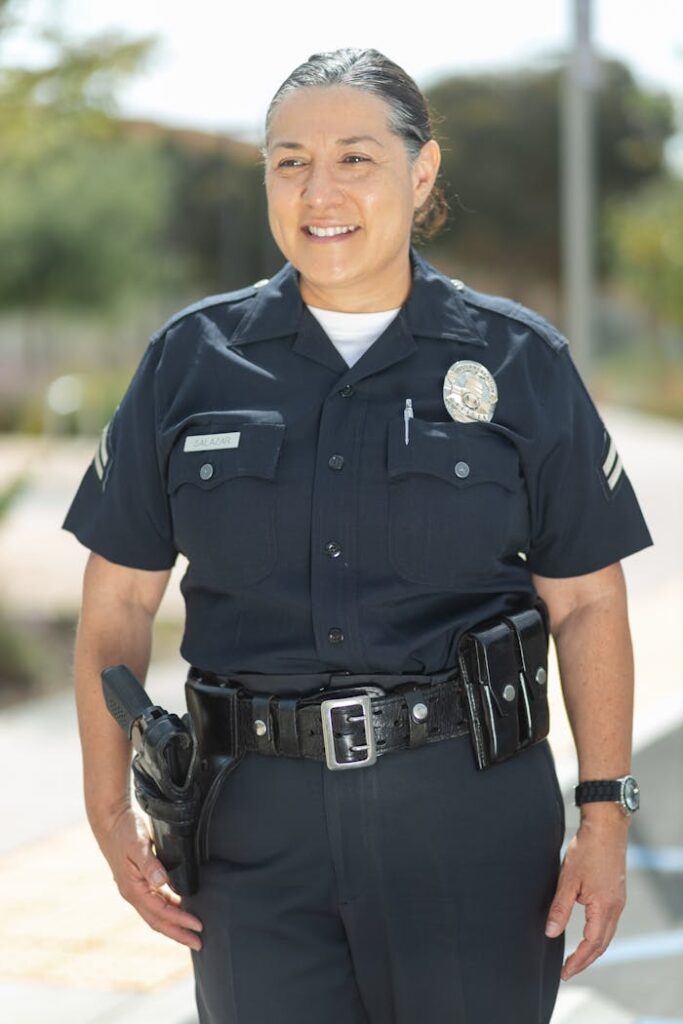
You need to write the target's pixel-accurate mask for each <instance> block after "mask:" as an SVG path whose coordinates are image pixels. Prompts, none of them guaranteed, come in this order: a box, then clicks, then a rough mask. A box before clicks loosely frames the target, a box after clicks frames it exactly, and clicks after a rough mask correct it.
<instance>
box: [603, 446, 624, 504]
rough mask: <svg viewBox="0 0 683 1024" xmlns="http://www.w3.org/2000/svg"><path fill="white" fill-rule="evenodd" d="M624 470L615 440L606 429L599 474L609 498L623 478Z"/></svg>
mask: <svg viewBox="0 0 683 1024" xmlns="http://www.w3.org/2000/svg"><path fill="white" fill-rule="evenodd" d="M623 472H624V467H623V465H622V462H621V456H620V455H619V452H618V451H617V449H616V446H615V444H614V441H613V440H612V438H611V437H610V436H609V434H608V433H607V431H605V436H604V438H603V443H602V454H601V456H600V466H599V474H600V480H601V481H602V485H603V488H604V491H605V494H606V495H607V497H608V498H611V497H612V496H613V495H614V493H615V491H616V487H617V484H618V483H619V481H620V480H621V478H622V476H623Z"/></svg>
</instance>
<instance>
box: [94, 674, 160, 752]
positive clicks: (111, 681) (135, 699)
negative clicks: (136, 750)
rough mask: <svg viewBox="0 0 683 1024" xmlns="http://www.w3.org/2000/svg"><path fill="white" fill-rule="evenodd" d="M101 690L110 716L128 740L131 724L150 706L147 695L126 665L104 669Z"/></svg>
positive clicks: (150, 702)
mask: <svg viewBox="0 0 683 1024" xmlns="http://www.w3.org/2000/svg"><path fill="white" fill-rule="evenodd" d="M102 689H103V691H104V700H105V703H106V705H107V708H108V709H109V712H110V714H111V715H112V717H113V718H114V719H115V720H116V721H117V722H118V724H119V725H120V726H121V728H122V729H123V731H124V732H125V734H126V735H127V736H128V739H130V735H131V730H132V728H133V724H134V723H135V722H136V721H137V720H138V718H139V717H140V715H142V714H143V713H144V712H145V711H146V710H147V708H148V707H150V706H151V705H152V701H151V700H150V697H149V694H148V693H147V691H146V690H145V688H144V687H143V686H142V685H141V684H140V683H139V682H138V680H137V679H136V678H135V676H134V675H133V673H132V672H131V670H130V669H129V668H128V666H127V665H110V666H109V668H105V669H104V671H103V672H102Z"/></svg>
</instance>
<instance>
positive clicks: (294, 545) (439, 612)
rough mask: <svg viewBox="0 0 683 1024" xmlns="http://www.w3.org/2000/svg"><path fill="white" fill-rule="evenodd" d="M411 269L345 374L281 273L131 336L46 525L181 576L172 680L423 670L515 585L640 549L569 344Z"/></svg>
mask: <svg viewBox="0 0 683 1024" xmlns="http://www.w3.org/2000/svg"><path fill="white" fill-rule="evenodd" d="M410 264H411V273H412V287H411V291H410V294H409V296H408V298H407V300H406V302H405V303H404V304H403V306H402V307H401V309H400V311H399V313H398V314H397V315H396V317H395V319H394V320H393V321H392V322H391V323H390V324H389V325H388V327H387V328H386V329H385V330H384V332H383V333H382V334H381V335H380V337H379V338H377V340H376V341H375V342H374V343H373V344H372V345H371V346H370V347H369V348H368V349H367V351H366V352H365V353H364V354H363V355H362V356H361V358H360V359H359V360H358V361H357V362H356V363H355V365H354V366H352V367H350V368H349V367H348V366H347V364H346V363H345V362H344V360H343V359H342V357H341V355H340V354H339V353H338V351H337V350H336V348H335V347H334V345H333V344H332V342H331V340H330V339H329V337H328V336H327V335H326V334H325V332H324V330H323V328H322V327H321V325H320V324H319V322H318V321H317V320H316V318H315V317H314V316H313V315H312V314H311V312H310V310H308V308H307V307H306V305H305V304H304V303H303V301H302V298H301V294H300V291H299V277H298V272H297V270H296V268H294V267H293V266H292V264H291V263H289V262H287V263H285V264H284V266H283V267H282V268H281V269H280V270H279V271H278V273H277V274H275V276H274V277H272V278H271V279H270V280H269V281H267V282H266V283H263V282H259V283H258V284H256V285H253V286H251V287H247V288H243V289H240V290H238V291H234V292H228V293H227V294H225V295H217V296H210V297H208V298H206V299H204V300H202V301H200V302H197V303H195V304H194V305H192V306H188V307H187V308H185V309H183V310H181V311H180V312H179V313H177V314H176V315H175V316H174V317H172V318H171V319H170V320H169V321H168V322H167V323H166V324H164V325H163V327H161V328H160V329H159V330H158V331H157V332H156V333H155V334H153V335H152V337H151V339H150V341H149V344H148V346H147V348H146V351H145V353H144V355H143V357H142V359H141V361H140V363H139V366H138V368H137V370H136V372H135V375H134V376H133V379H132V381H131V383H130V385H129V387H128V390H127V391H126V394H125V395H124V397H123V399H122V401H121V403H120V405H119V406H118V408H117V410H116V412H115V414H114V416H113V418H112V420H111V422H110V424H109V425H108V426H107V427H106V428H105V429H104V431H103V432H102V437H101V439H100V444H99V446H98V449H97V451H96V453H95V456H94V458H93V461H92V464H91V465H90V466H89V468H88V469H87V471H86V473H85V475H84V477H83V480H82V482H81V484H80V487H79V489H78V492H77V494H76V496H75V498H74V500H73V502H72V504H71V507H70V509H69V511H68V514H67V516H66V519H65V522H64V528H65V529H67V530H70V531H72V532H73V533H74V534H75V535H76V536H77V537H78V539H79V540H80V541H81V542H82V543H83V544H84V545H86V546H87V547H88V548H90V549H92V550H93V551H96V552H98V553H99V554H101V555H103V556H104V557H105V558H107V559H109V560H110V561H112V562H117V563H120V564H121V565H126V566H132V567H136V568H140V569H152V570H154V569H157V570H159V569H169V568H171V566H173V564H174V563H175V561H176V557H177V554H178V552H182V553H183V554H184V555H185V556H186V557H187V559H188V563H189V564H188V569H187V571H186V573H185V575H184V577H183V579H182V583H181V589H182V593H183V596H184V599H185V602H186V612H187V614H186V622H185V633H184V637H183V642H182V646H181V654H182V655H183V657H184V658H185V659H186V660H187V661H188V662H189V663H191V664H193V665H196V666H197V667H199V668H203V669H206V670H209V671H213V672H217V673H227V672H230V671H233V672H235V671H242V672H269V673H276V672H282V673H294V672H306V673H308V672H325V671H337V670H342V669H346V670H349V671H352V672H390V673H398V672H413V673H415V672H427V673H428V672H433V671H437V670H439V669H441V668H444V667H446V666H449V665H452V664H454V662H455V645H456V643H457V640H458V638H459V636H460V634H461V633H462V631H463V630H464V629H466V628H469V627H470V626H471V625H473V624H474V623H475V622H477V621H479V620H481V619H484V618H487V617H489V616H491V615H494V614H497V613H499V612H508V611H511V610H513V609H515V608H516V607H518V606H519V605H520V604H522V603H525V601H526V599H527V598H529V597H532V598H533V597H534V596H535V591H534V587H533V582H532V578H531V573H532V572H535V573H538V574H539V575H542V576H553V577H560V576H578V575H582V574H583V573H589V572H593V571H595V570H597V569H601V568H603V567H604V566H607V565H609V564H610V563H612V562H616V561H618V560H619V559H621V558H623V557H624V556H626V555H629V554H631V553H632V552H635V551H638V550H640V549H642V548H645V547H647V546H648V545H650V544H651V543H652V538H651V537H650V534H649V532H648V528H647V526H646V524H645V521H644V519H643V516H642V514H641V511H640V507H639V505H638V502H637V499H636V497H635V494H634V492H633V489H632V486H631V483H630V481H629V479H628V476H627V475H626V472H625V470H624V468H623V466H622V463H621V459H620V457H619V454H618V452H617V451H616V449H615V446H614V443H613V442H612V439H611V438H610V436H609V433H608V432H607V430H606V428H605V425H604V423H603V421H602V419H601V417H600V416H599V414H598V412H597V410H596V408H595V406H594V404H593V402H592V400H591V398H590V395H589V394H588V392H587V390H586V387H585V385H584V383H583V381H582V379H581V377H580V376H579V374H578V373H577V370H576V368H575V366H574V363H573V361H572V358H571V356H570V352H569V346H568V344H567V341H566V339H565V338H564V337H563V336H562V335H561V334H560V333H559V332H558V331H557V330H556V328H555V327H553V326H552V325H551V324H550V323H548V322H547V321H546V320H544V319H543V318H542V317H541V316H539V315H538V314H537V313H534V312H533V311H531V310H529V309H526V308H525V307H522V306H520V305H519V304H517V303H515V302H513V301H511V300H509V299H505V298H500V297H497V296H492V295H484V294H481V293H478V292H476V291H474V290H472V289H471V288H468V287H465V286H463V285H462V284H461V283H460V282H455V283H454V282H453V281H452V280H450V279H449V278H448V277H446V276H444V275H443V274H442V273H441V272H440V271H438V270H437V269H436V268H435V267H434V266H432V265H431V264H430V263H429V262H427V261H426V260H425V259H424V257H422V256H421V255H420V254H419V253H418V252H417V251H416V249H415V248H414V246H411V248H410ZM458 360H473V361H476V362H477V363H480V364H481V365H482V366H484V367H486V368H487V370H488V371H489V372H490V373H491V374H492V376H493V378H494V380H495V382H496V385H497V390H498V401H497V404H496V406H495V410H494V413H493V417H492V419H491V421H490V422H480V421H473V422H468V423H461V422H456V421H455V420H453V419H452V418H451V417H450V415H449V413H448V411H447V409H446V407H445V405H444V400H443V380H444V376H445V374H446V371H447V370H448V368H449V366H451V364H452V363H454V362H456V361H458ZM406 398H411V399H412V402H413V410H414V417H413V419H412V421H411V423H410V434H409V443H408V444H407V445H406V444H405V437H404V416H403V412H404V407H405V401H406ZM456 466H458V467H459V468H458V470H457V471H456V468H455V467H456Z"/></svg>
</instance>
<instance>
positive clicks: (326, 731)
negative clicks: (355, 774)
mask: <svg viewBox="0 0 683 1024" xmlns="http://www.w3.org/2000/svg"><path fill="white" fill-rule="evenodd" d="M358 689H359V690H362V691H363V693H362V694H361V695H359V696H358V697H331V698H330V699H328V700H323V701H321V703H320V719H321V722H322V730H323V742H324V744H325V761H326V762H327V767H328V768H329V769H331V770H332V771H343V770H344V769H345V768H366V767H367V766H368V765H371V764H374V763H375V761H376V760H377V744H376V742H375V730H374V728H373V724H372V697H373V696H384V695H385V691H384V690H383V689H382V688H381V687H379V686H359V687H358ZM347 707H360V708H362V710H363V713H362V714H361V715H349V716H348V718H347V721H349V722H362V723H363V730H364V732H365V743H363V744H357V745H356V746H353V747H351V749H352V750H365V751H367V754H366V756H365V757H364V758H362V759H361V760H358V761H339V760H338V758H337V751H336V747H335V743H334V726H333V722H332V712H333V710H334V709H335V708H347Z"/></svg>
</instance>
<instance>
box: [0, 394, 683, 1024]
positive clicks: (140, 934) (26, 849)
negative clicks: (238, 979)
mask: <svg viewBox="0 0 683 1024" xmlns="http://www.w3.org/2000/svg"><path fill="white" fill-rule="evenodd" d="M603 413H604V415H605V417H606V420H607V422H608V425H609V427H610V429H611V432H612V434H613V436H614V438H615V441H616V444H617V447H618V449H619V451H620V453H621V455H622V458H623V460H624V464H625V466H626V469H627V471H628V472H629V475H630V476H631V479H632V481H633V483H634V486H635V488H636V491H637V492H638V494H639V495H640V497H641V502H642V505H643V509H644V512H645V515H646V518H647V520H648V523H649V525H650V528H651V530H652V532H653V535H654V538H655V542H656V544H655V547H654V548H651V549H649V550H648V551H645V552H641V553H639V554H638V555H635V556H633V557H632V558H630V559H626V560H625V563H624V569H625V572H626V575H627V578H628V582H629V595H630V611H631V623H632V632H633V640H634V652H635V658H636V673H637V676H636V678H637V686H636V715H635V737H634V746H635V749H636V750H637V751H644V750H646V749H648V748H649V747H650V746H651V745H652V744H653V743H654V742H655V741H656V740H657V739H658V738H661V737H665V736H666V735H667V734H668V733H670V732H671V731H672V730H673V729H675V728H676V726H677V725H678V724H679V723H681V722H683V687H682V686H681V680H680V664H681V654H682V653H683V650H682V648H681V628H680V624H681V622H682V621H683V541H682V539H681V532H680V523H681V522H682V521H683V486H682V484H681V465H682V464H683V459H682V458H681V456H682V455H683V429H681V428H680V427H677V426H674V425H670V424H667V423H665V422H658V421H654V420H651V419H648V418H646V417H641V416H637V415H634V414H632V413H623V412H618V411H617V410H612V409H610V410H603ZM93 450H94V442H92V443H89V442H85V443H84V442H83V441H80V440H79V441H70V442H68V443H66V444H60V445H54V444H49V443H42V442H39V443H36V442H35V441H34V440H25V441H22V440H20V441H17V440H16V439H4V440H2V439H0V486H1V485H2V482H3V480H5V479H9V478H10V477H11V476H12V474H13V473H14V472H16V470H17V469H18V468H20V467H22V466H27V467H28V468H29V469H30V471H31V473H32V475H33V477H34V481H35V482H34V484H33V485H32V487H31V489H30V491H29V492H28V493H27V494H26V495H25V496H24V497H23V498H22V499H21V501H20V502H18V503H17V505H16V507H15V508H14V510H13V512H12V513H11V514H10V516H9V517H8V518H7V520H6V522H5V524H4V526H3V529H2V531H0V576H1V577H2V579H3V589H4V593H5V600H6V601H7V602H9V603H12V604H13V605H14V606H15V607H18V608H24V609H28V608H32V609H35V608H36V606H37V605H39V606H40V608H41V609H42V610H43V611H45V612H46V613H48V612H51V613H53V612H54V611H56V610H59V611H62V612H69V611H73V610H74V609H75V608H77V607H78V602H79V599H80V579H81V573H82V567H83V563H84V560H85V555H86V553H85V551H84V550H83V549H82V548H80V546H79V545H78V544H77V543H76V541H75V540H74V539H73V538H72V537H71V536H70V535H68V534H65V533H64V532H63V531H59V524H60V522H61V519H62V518H63V515H64V512H65V509H66V505H67V504H68V500H69V495H70V494H72V493H73V490H74V488H75V486H76V483H77V481H78V479H79V477H80V474H81V473H82V471H83V468H84V466H85V465H86V464H87V461H88V459H89V458H90V455H91V454H92V451H93ZM46 566H49V567H50V572H49V573H47V572H46V571H45V567H46ZM182 571H183V566H182V563H181V564H179V565H178V566H177V567H176V570H175V571H174V577H173V579H172V582H171V585H170V587H169V593H168V594H167V595H166V597H165V599H164V602H163V604H162V608H161V609H160V613H159V615H160V617H166V618H169V619H177V618H178V617H179V616H181V615H182V603H181V599H180V595H179V593H178V591H177V580H178V577H179V575H180V574H181V573H182ZM185 668H186V666H185V665H184V663H183V662H181V660H180V659H179V658H178V660H177V661H174V662H173V663H166V664H154V665H153V666H152V669H151V671H150V678H149V690H150V693H151V696H152V698H153V699H154V700H156V701H158V702H159V703H162V704H165V705H166V706H167V707H169V708H170V709H172V710H182V709H183V704H182V700H183V697H182V679H183V673H184V670H185ZM550 690H551V694H552V696H553V706H552V709H551V720H552V730H551V736H550V739H551V743H552V746H553V750H554V752H555V756H556V760H557V765H558V774H559V776H560V781H561V783H562V785H563V788H566V789H568V788H569V787H570V786H571V785H572V784H573V782H574V780H575V776H576V759H575V754H574V748H573V743H572V739H571V732H570V730H569V727H568V723H567V719H566V715H565V713H564V707H563V703H562V698H561V691H560V686H559V679H558V677H557V669H556V665H555V664H552V665H551V674H550ZM0 749H2V750H3V755H4V763H5V764H6V765H21V771H20V772H18V773H17V774H18V776H19V777H20V779H21V784H20V786H18V785H17V786H13V785H10V786H9V787H5V790H4V791H3V793H2V795H1V796H0V813H1V814H2V820H3V823H5V828H4V829H3V831H2V833H0V889H1V890H2V892H3V915H2V918H1V920H0V1006H2V1008H3V1010H2V1016H3V1020H7V1021H9V1022H11V1024H24V1022H26V1024H29V1022H30V1024H35V1022H36V1021H38V1020H43V1019H49V1020H50V1022H51V1024H66V1022H67V1021H68V1022H69V1024H115V1022H123V1021H125V1022H126V1024H136V1022H137V1021H138V1020H139V1021H143V1020H144V1021H145V1024H162V1022H163V1024H195V1022H196V1014H195V1012H194V1000H193V990H192V976H191V964H190V955H189V951H187V950H186V949H185V947H182V946H180V945H179V944H177V943H174V942H172V941H171V940H169V939H166V938H165V937H163V936H160V935H158V934H157V933H155V932H153V931H151V930H150V929H149V928H148V927H147V926H146V925H145V924H144V922H142V921H141V919H140V918H139V917H138V916H137V914H136V913H135V911H133V910H132V908H131V907H129V906H128V904H126V903H125V902H124V901H123V900H122V899H121V898H120V896H119V895H118V892H117V890H116V887H115V885H114V884H113V881H112V880H111V877H110V873H109V869H108V867H107V865H106V862H105V861H104V859H103V858H102V856H101V854H100V852H99V850H98V848H97V846H96V843H95V841H94V839H93V838H92V836H91V834H90V830H89V828H88V826H87V823H86V822H85V818H84V813H83V808H82V804H81V776H80V772H81V767H80V753H79V746H78V732H77V726H76V719H75V711H74V707H73V698H72V695H71V693H70V692H65V693H62V694H58V695H56V696H54V697H51V698H49V699H47V700H41V701H34V702H30V703H26V704H24V705H21V706H19V707H14V708H10V709H7V710H6V711H4V712H2V713H0ZM36 751H40V753H41V757H40V759H37V758H36V757H35V756H32V755H34V754H35V752H36ZM46 776H47V780H48V784H49V787H50V791H51V792H54V793H56V794H58V795H57V796H55V799H53V800H50V799H48V800H45V798H44V797H42V796H41V795H40V794H41V791H42V789H43V787H44V785H45V777H46ZM577 821H578V818H577V817H576V814H575V811H574V809H573V808H571V807H568V811H567V825H568V834H569V835H571V834H573V831H574V829H575V827H576V824H577ZM681 844H682V845H683V836H682V837H681ZM679 853H680V851H679ZM675 856H676V854H675V852H674V861H675ZM681 856H683V854H681ZM655 869H656V866H655ZM656 870H658V869H656ZM679 870H680V869H679ZM576 922H579V908H576V910H575V912H574V915H573V917H572V922H570V924H571V925H572V926H574V927H576ZM579 923H580V924H581V925H582V922H579ZM568 935H569V933H568ZM619 937H620V933H619V932H618V933H617V937H616V938H615V940H614V942H613V945H612V947H610V949H613V948H616V949H617V951H618V947H617V945H616V944H617V941H618V939H619ZM669 938H671V937H669ZM676 941H677V939H676V935H675V934H673V940H672V942H671V941H670V943H669V946H670V947H671V948H672V949H673V950H674V952H675V950H676V949H677V947H676ZM672 943H673V944H672ZM575 944H576V943H575V942H574V943H573V944H572V945H569V946H568V949H573V948H574V946H575ZM664 947H665V952H664V969H665V970H666V969H668V968H667V965H668V964H670V962H674V961H671V957H669V958H668V959H667V954H666V949H667V948H669V947H667V946H666V943H665V944H664ZM609 953H610V950H608V951H607V954H605V957H607V955H608V954H609ZM623 955H624V953H623V950H622V956H623ZM626 955H627V956H628V955H630V956H631V957H632V962H631V970H632V971H636V972H637V971H638V953H637V952H636V954H635V957H634V955H633V951H631V953H630V954H628V953H627V954H626ZM647 955H648V954H647V952H646V953H645V954H644V956H645V957H646V956H647ZM674 963H675V962H674ZM596 966H597V965H594V967H593V968H591V969H589V972H584V973H583V974H581V975H579V976H578V977H577V978H575V979H573V980H572V981H570V982H569V983H566V984H565V983H562V984H561V987H560V996H559V999H558V1005H557V1009H556V1012H555V1014H554V1017H553V1024H655V1022H656V1021H659V1024H669V1021H668V1020H667V1021H665V1018H664V1017H662V1016H660V1017H659V1018H655V1017H651V1018H647V1019H646V1018H645V1017H643V1012H642V1006H641V1007H640V1012H639V1013H635V1012H634V1011H630V1010H627V1009H624V1008H620V1007H619V1006H617V1005H616V1004H615V1003H614V1000H613V999H612V998H608V997H607V996H605V995H604V994H599V993H598V992H596V991H595V990H594V989H592V988H591V987H590V981H589V978H588V975H589V973H590V972H591V971H594V970H595V967H596ZM653 1005H654V1003H653ZM321 1017H324V1012H323V1013H321ZM680 1017H681V1022H677V1024H683V1009H681V1012H680ZM274 1024H276V1022H274Z"/></svg>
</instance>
